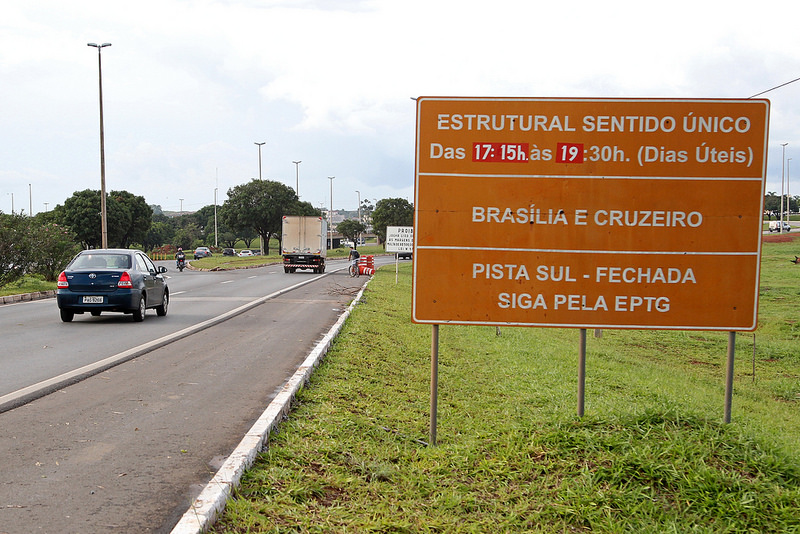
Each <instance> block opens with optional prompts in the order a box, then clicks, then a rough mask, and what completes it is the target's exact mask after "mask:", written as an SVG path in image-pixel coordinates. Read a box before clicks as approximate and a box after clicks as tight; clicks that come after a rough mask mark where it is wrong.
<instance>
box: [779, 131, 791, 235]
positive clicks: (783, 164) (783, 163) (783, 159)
mask: <svg viewBox="0 0 800 534" xmlns="http://www.w3.org/2000/svg"><path fill="white" fill-rule="evenodd" d="M788 144H789V143H781V147H783V148H782V152H781V223H780V224H781V230H780V232H778V233H781V234H782V233H783V192H784V189H783V179H784V177H785V174H784V167H785V165H786V145H788Z"/></svg>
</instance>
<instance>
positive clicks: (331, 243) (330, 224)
mask: <svg viewBox="0 0 800 534" xmlns="http://www.w3.org/2000/svg"><path fill="white" fill-rule="evenodd" d="M334 178H336V177H335V176H328V180H330V181H331V209H330V211H329V212H328V218H329V219H330V221H328V226H329V227H330V231H329V233H330V236H331V238H330V239H331V240H330V246H329V247H328V248H330V249H333V179H334ZM12 198H13V197H12Z"/></svg>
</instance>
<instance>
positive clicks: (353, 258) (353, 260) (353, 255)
mask: <svg viewBox="0 0 800 534" xmlns="http://www.w3.org/2000/svg"><path fill="white" fill-rule="evenodd" d="M360 256H361V254H359V253H358V251H357V250H356V247H355V245H350V254H349V255H348V256H347V259H348V260H349V261H350V265H351V266H352V267H353V268H355V274H360V272H359V269H358V258H359V257H360Z"/></svg>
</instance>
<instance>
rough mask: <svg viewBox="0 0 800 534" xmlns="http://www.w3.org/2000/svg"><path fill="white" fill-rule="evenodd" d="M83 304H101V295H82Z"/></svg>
mask: <svg viewBox="0 0 800 534" xmlns="http://www.w3.org/2000/svg"><path fill="white" fill-rule="evenodd" d="M83 303H84V304H102V303H103V297H94V296H93V297H83Z"/></svg>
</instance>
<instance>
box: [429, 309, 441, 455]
mask: <svg viewBox="0 0 800 534" xmlns="http://www.w3.org/2000/svg"><path fill="white" fill-rule="evenodd" d="M438 395H439V325H438V324H435V325H433V335H432V336H431V433H430V444H431V446H436V412H437V408H438V404H439V399H438Z"/></svg>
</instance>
